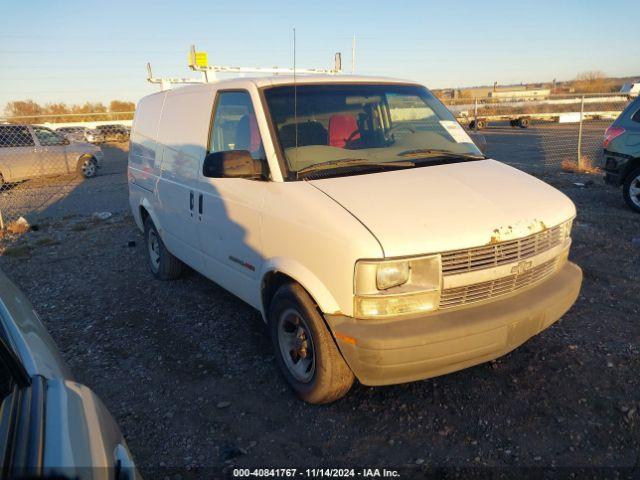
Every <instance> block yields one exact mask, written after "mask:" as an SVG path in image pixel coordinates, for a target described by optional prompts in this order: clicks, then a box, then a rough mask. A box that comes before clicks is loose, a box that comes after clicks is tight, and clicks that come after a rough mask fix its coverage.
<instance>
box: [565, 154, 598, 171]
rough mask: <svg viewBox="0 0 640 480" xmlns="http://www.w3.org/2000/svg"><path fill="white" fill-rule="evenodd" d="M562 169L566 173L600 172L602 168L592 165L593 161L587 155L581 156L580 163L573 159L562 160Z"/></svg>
mask: <svg viewBox="0 0 640 480" xmlns="http://www.w3.org/2000/svg"><path fill="white" fill-rule="evenodd" d="M562 171H563V172H567V173H595V174H600V173H602V170H600V168H598V167H596V166H594V165H593V162H592V161H591V159H589V158H588V157H582V161H581V162H580V165H579V164H578V162H576V161H574V160H563V161H562Z"/></svg>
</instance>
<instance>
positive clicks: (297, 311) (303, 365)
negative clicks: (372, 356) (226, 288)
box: [269, 283, 354, 403]
mask: <svg viewBox="0 0 640 480" xmlns="http://www.w3.org/2000/svg"><path fill="white" fill-rule="evenodd" d="M269 330H270V333H271V340H272V342H273V347H274V350H275V356H276V362H277V364H278V366H279V367H280V370H281V371H282V374H283V375H284V377H285V379H286V380H287V382H288V383H289V385H290V386H291V388H292V389H293V390H294V391H295V392H296V394H297V395H298V396H299V397H300V398H301V399H302V400H304V401H306V402H308V403H330V402H333V401H335V400H338V399H340V398H342V397H344V396H345V395H346V394H347V392H348V391H349V389H350V388H351V385H352V384H353V381H354V376H353V373H352V372H351V369H350V368H349V367H348V366H347V364H346V362H345V361H344V359H343V358H342V355H341V354H340V352H339V351H338V347H337V346H336V344H335V342H334V341H333V338H332V337H331V334H330V333H329V330H328V329H327V327H326V325H325V323H324V319H323V318H322V315H321V314H320V312H319V311H318V309H317V307H316V305H315V303H314V302H313V300H312V299H311V297H310V296H309V294H308V293H307V292H306V291H305V290H304V289H303V288H302V287H301V286H300V285H298V284H295V283H290V284H286V285H283V286H282V287H280V288H279V289H278V291H277V292H276V294H275V295H274V297H273V300H272V301H271V307H270V309H269Z"/></svg>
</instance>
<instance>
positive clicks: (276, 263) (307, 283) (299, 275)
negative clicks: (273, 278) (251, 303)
mask: <svg viewBox="0 0 640 480" xmlns="http://www.w3.org/2000/svg"><path fill="white" fill-rule="evenodd" d="M274 272H278V273H283V274H285V275H287V276H288V277H291V278H292V279H293V280H295V281H296V282H298V283H299V284H300V285H301V286H302V287H303V288H304V289H305V290H306V291H307V292H308V293H309V295H311V297H312V298H313V299H314V300H315V302H316V303H317V304H318V307H319V308H320V310H321V311H322V312H323V313H327V314H335V313H338V312H340V306H339V305H338V302H337V301H336V299H335V297H334V296H333V294H332V293H331V292H330V291H329V289H328V288H327V287H326V286H325V285H324V283H322V282H321V281H320V279H318V277H316V276H315V275H314V274H313V272H311V270H309V269H308V268H307V267H305V266H304V265H303V264H301V263H300V262H298V261H296V260H293V259H291V258H285V257H276V258H271V259H269V260H267V261H266V262H264V264H263V267H262V272H261V273H260V278H261V279H262V280H264V279H265V277H266V275H268V274H270V273H274ZM260 310H261V313H262V316H263V318H265V319H266V318H267V316H266V313H267V312H265V311H264V310H265V308H264V304H262V305H261V309H260Z"/></svg>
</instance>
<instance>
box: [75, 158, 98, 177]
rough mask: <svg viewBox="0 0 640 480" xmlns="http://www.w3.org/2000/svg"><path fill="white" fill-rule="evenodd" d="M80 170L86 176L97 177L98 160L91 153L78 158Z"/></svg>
mask: <svg viewBox="0 0 640 480" xmlns="http://www.w3.org/2000/svg"><path fill="white" fill-rule="evenodd" d="M78 172H79V173H80V174H81V175H82V176H83V177H84V178H92V177H95V176H96V174H97V173H98V162H96V159H95V158H93V157H92V156H90V155H84V156H82V157H80V160H78Z"/></svg>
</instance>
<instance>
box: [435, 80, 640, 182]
mask: <svg viewBox="0 0 640 480" xmlns="http://www.w3.org/2000/svg"><path fill="white" fill-rule="evenodd" d="M523 92H526V90H524V91H520V92H517V95H523ZM525 94H526V93H525ZM443 101H444V103H445V104H446V105H447V107H448V108H449V109H450V110H451V111H452V112H453V113H454V114H455V115H456V117H457V118H458V120H459V121H460V123H461V124H462V125H463V126H464V127H465V128H468V129H469V130H471V131H474V132H477V133H481V134H482V135H483V136H484V138H485V140H486V145H485V146H484V151H485V153H486V154H487V155H489V156H491V157H492V158H495V159H496V160H500V161H503V162H505V163H508V164H511V165H513V166H516V167H518V168H520V169H523V170H526V171H529V172H531V173H549V172H554V171H559V170H561V169H562V170H565V171H584V172H596V171H597V169H598V167H599V166H600V165H601V161H602V141H603V138H604V132H605V130H606V129H607V127H608V126H609V125H610V124H611V122H613V120H615V119H616V118H617V116H618V115H619V114H620V112H622V110H624V108H625V107H626V106H627V104H628V103H629V101H630V98H629V97H628V96H626V95H620V94H590V95H563V96H550V97H547V98H543V99H539V98H532V99H527V98H509V97H505V96H502V97H498V98H492V97H485V98H476V99H461V98H458V99H443Z"/></svg>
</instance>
